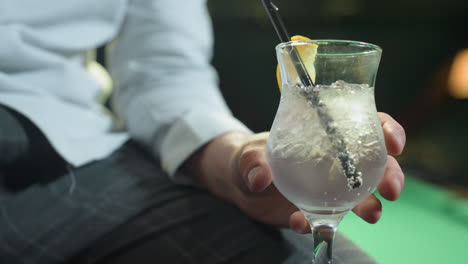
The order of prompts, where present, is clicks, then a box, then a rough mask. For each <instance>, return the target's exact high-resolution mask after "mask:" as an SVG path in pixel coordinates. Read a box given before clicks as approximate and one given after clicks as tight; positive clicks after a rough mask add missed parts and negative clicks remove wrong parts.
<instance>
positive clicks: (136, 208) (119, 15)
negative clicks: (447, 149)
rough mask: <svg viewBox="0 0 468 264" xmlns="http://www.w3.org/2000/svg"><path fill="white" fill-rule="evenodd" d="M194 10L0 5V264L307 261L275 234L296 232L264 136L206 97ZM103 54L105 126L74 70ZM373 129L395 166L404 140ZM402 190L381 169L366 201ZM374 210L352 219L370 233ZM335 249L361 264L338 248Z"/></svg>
mask: <svg viewBox="0 0 468 264" xmlns="http://www.w3.org/2000/svg"><path fill="white" fill-rule="evenodd" d="M205 2H206V1H204V0H193V1H174V0H138V1H137V0H133V1H132V0H100V1H92V0H80V1H71V2H70V1H68V2H63V1H54V0H47V1H41V2H35V1H27V2H24V1H7V2H4V3H3V4H2V8H1V9H0V17H1V18H2V19H1V22H0V23H1V24H0V35H1V36H2V41H1V42H0V71H1V72H0V105H1V107H0V178H1V184H0V262H1V263H10V264H15V263H34V264H41V263H48V264H53V263H153V262H155V261H156V262H162V263H254V262H255V263H282V262H284V263H287V262H288V261H289V263H308V262H309V261H310V255H307V253H304V252H305V251H308V250H309V249H307V250H301V249H300V245H302V246H304V244H301V243H302V242H301V241H300V239H301V238H298V236H295V235H294V233H292V232H290V231H284V230H283V231H279V229H278V227H283V228H285V227H289V228H290V229H292V230H295V231H296V232H297V233H307V232H310V229H309V227H308V224H307V222H306V220H305V218H304V216H303V215H302V214H301V213H300V212H299V211H298V209H297V208H296V207H295V206H294V205H292V204H291V203H290V202H288V201H287V200H286V199H285V198H284V197H283V196H281V194H280V193H279V192H278V190H277V189H276V188H275V187H274V184H273V183H272V180H271V171H270V169H269V166H268V164H267V161H266V158H265V142H266V138H267V136H268V133H260V134H254V133H253V132H252V131H250V130H249V129H248V128H247V127H245V126H244V125H243V124H242V123H241V122H240V121H239V120H237V119H236V118H234V117H233V116H232V114H231V112H230V111H229V109H228V108H227V106H226V104H225V102H224V101H223V99H222V96H221V94H220V91H219V90H218V87H217V76H216V73H215V70H214V69H213V67H212V66H211V65H210V58H211V55H212V54H211V52H212V41H213V39H212V32H211V27H210V21H209V16H208V11H207V9H206V3H205ZM104 44H109V52H108V62H107V64H108V68H109V71H110V74H111V76H112V81H113V89H114V90H113V93H112V109H113V113H115V116H114V117H113V116H112V115H111V114H109V111H105V108H104V106H103V104H102V102H98V101H97V98H99V96H100V92H101V91H102V89H100V86H99V83H98V82H97V81H96V79H94V78H93V77H92V75H90V74H89V72H88V71H87V68H86V65H87V63H86V60H85V59H84V57H85V56H84V54H85V52H86V51H87V50H90V49H94V48H96V47H99V46H102V45H104ZM380 118H381V121H382V126H383V130H384V133H385V138H386V144H387V149H388V152H389V154H390V155H397V154H399V153H401V151H402V149H403V146H404V142H405V136H404V130H403V128H402V127H401V126H400V125H399V124H398V123H397V122H396V121H395V120H393V119H392V118H391V117H390V116H388V115H386V114H383V113H381V114H380ZM116 119H117V120H121V121H122V122H123V124H124V126H123V127H121V126H118V125H116V124H117V123H118V122H116ZM403 182H404V177H403V173H402V171H401V169H400V167H399V165H398V163H397V162H396V160H395V159H394V158H392V157H391V156H389V159H388V164H387V169H386V171H385V176H384V177H383V180H382V181H381V183H380V184H379V186H378V189H379V192H380V193H381V195H382V196H383V197H384V198H386V199H388V200H395V199H397V197H398V195H399V193H400V192H401V190H402V188H403ZM381 210H382V208H381V203H380V201H379V200H378V199H377V198H376V197H375V196H371V197H369V198H368V199H367V200H365V201H364V202H362V203H361V204H359V205H358V206H357V207H356V208H354V212H355V213H356V214H357V215H359V216H360V217H361V218H363V219H364V220H365V221H368V222H371V223H374V222H376V221H377V220H378V219H379V217H380V215H381ZM298 241H299V242H298ZM335 251H336V254H337V256H338V257H339V258H340V259H345V262H346V263H373V261H372V260H371V259H370V258H368V257H366V255H365V254H364V253H363V252H361V251H359V250H358V249H357V247H356V246H355V245H353V244H352V242H350V241H349V240H347V239H346V238H344V237H342V236H341V235H340V237H339V239H338V242H337V244H336V245H335ZM301 254H302V255H301ZM338 263H340V262H338ZM342 263H344V262H342Z"/></svg>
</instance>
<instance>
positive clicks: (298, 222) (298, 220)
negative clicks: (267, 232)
mask: <svg viewBox="0 0 468 264" xmlns="http://www.w3.org/2000/svg"><path fill="white" fill-rule="evenodd" d="M289 227H290V228H291V229H292V230H294V231H295V232H296V233H299V234H306V233H310V224H309V222H308V221H307V219H306V218H305V216H304V214H303V213H302V212H301V211H296V212H294V213H293V214H291V216H290V217H289Z"/></svg>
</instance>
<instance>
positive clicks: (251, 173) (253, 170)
mask: <svg viewBox="0 0 468 264" xmlns="http://www.w3.org/2000/svg"><path fill="white" fill-rule="evenodd" d="M259 170H260V167H255V168H253V169H251V170H250V172H249V174H248V175H247V179H248V180H249V184H250V185H252V184H253V181H254V178H255V175H256V174H257V172H258V171H259Z"/></svg>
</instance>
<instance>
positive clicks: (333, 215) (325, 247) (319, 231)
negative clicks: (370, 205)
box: [302, 210, 348, 264]
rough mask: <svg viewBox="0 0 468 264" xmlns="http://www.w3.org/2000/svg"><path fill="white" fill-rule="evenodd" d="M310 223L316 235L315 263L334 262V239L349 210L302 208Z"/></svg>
mask: <svg viewBox="0 0 468 264" xmlns="http://www.w3.org/2000/svg"><path fill="white" fill-rule="evenodd" d="M302 213H304V215H305V217H306V218H307V220H308V221H309V223H310V228H311V230H312V235H313V236H314V256H313V261H312V263H314V264H333V254H332V250H333V241H334V239H335V232H336V230H337V228H338V225H339V224H340V222H341V220H342V219H343V217H344V216H345V215H346V214H347V213H348V211H347V210H346V211H341V212H335V211H333V212H323V211H322V212H314V213H312V212H308V211H305V210H302Z"/></svg>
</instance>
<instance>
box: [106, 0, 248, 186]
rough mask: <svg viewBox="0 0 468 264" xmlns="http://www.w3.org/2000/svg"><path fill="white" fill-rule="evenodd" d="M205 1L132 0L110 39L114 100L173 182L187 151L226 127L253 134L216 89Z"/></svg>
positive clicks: (187, 154)
mask: <svg viewBox="0 0 468 264" xmlns="http://www.w3.org/2000/svg"><path fill="white" fill-rule="evenodd" d="M212 42H213V37H212V31H211V22H210V18H209V15H208V11H207V8H206V1H205V0H190V1H186V0H145V1H142V0H135V1H129V5H128V9H127V14H126V19H125V21H124V23H123V25H122V28H121V33H120V34H119V36H118V38H117V39H116V41H115V42H114V43H112V44H111V47H110V53H109V67H110V72H111V75H112V77H113V79H114V81H115V86H116V88H115V89H116V91H115V97H114V106H115V108H116V111H117V113H118V114H119V115H120V117H121V118H122V119H123V121H124V122H125V125H126V128H127V129H128V131H129V133H130V135H131V136H132V137H133V138H134V139H135V140H137V141H138V142H140V143H142V144H143V145H144V146H146V147H147V148H149V150H150V151H151V152H152V153H153V154H154V155H155V156H156V157H157V158H158V159H159V160H160V161H161V165H162V168H163V169H164V170H165V171H166V172H167V173H168V174H169V175H170V176H171V177H172V178H173V179H174V180H176V181H179V182H184V181H187V179H184V178H178V176H177V175H178V174H176V171H177V169H178V168H179V166H180V165H181V164H182V163H183V161H184V160H186V159H187V158H188V157H189V156H190V154H192V153H193V152H194V151H196V150H197V149H198V148H200V147H201V146H202V145H204V144H205V143H207V142H209V141H210V140H212V139H213V138H214V137H216V136H219V135H221V134H224V133H226V132H229V131H245V132H250V130H249V129H248V128H246V127H245V126H244V125H243V124H242V123H241V122H240V121H238V120H237V119H236V118H234V117H233V116H232V114H231V112H230V111H229V109H228V107H227V106H226V103H225V102H224V100H223V97H222V95H221V93H220V91H219V89H218V84H217V83H218V80H217V74H216V72H215V70H214V69H213V67H212V66H211V64H210V61H211V57H212Z"/></svg>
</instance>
